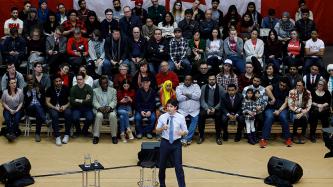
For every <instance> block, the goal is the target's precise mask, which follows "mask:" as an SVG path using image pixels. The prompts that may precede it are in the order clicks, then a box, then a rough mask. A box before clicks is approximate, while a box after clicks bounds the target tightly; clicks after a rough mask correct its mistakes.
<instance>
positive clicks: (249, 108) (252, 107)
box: [242, 99, 257, 120]
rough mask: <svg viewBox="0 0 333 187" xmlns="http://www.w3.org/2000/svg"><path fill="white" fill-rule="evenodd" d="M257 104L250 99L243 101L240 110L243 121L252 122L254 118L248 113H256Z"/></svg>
mask: <svg viewBox="0 0 333 187" xmlns="http://www.w3.org/2000/svg"><path fill="white" fill-rule="evenodd" d="M256 107H257V103H256V102H255V101H253V100H250V99H244V100H243V103H242V110H243V114H244V117H245V120H254V116H251V115H250V114H249V112H256Z"/></svg>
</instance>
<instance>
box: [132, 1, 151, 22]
mask: <svg viewBox="0 0 333 187" xmlns="http://www.w3.org/2000/svg"><path fill="white" fill-rule="evenodd" d="M142 4H143V0H135V7H134V8H133V9H132V14H133V15H136V16H138V17H140V19H141V22H142V23H146V19H147V17H148V13H147V10H145V9H144V8H142Z"/></svg>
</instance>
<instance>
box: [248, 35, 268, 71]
mask: <svg viewBox="0 0 333 187" xmlns="http://www.w3.org/2000/svg"><path fill="white" fill-rule="evenodd" d="M258 35H259V33H258V31H257V30H253V31H252V32H251V37H250V38H249V40H247V41H246V42H245V43H244V51H245V58H246V62H252V64H254V66H260V67H258V68H259V70H262V68H263V67H264V62H263V57H264V42H263V41H262V40H261V39H259V38H258Z"/></svg>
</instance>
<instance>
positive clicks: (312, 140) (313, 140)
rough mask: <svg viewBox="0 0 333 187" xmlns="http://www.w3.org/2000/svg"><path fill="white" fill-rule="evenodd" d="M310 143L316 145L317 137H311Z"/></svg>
mask: <svg viewBox="0 0 333 187" xmlns="http://www.w3.org/2000/svg"><path fill="white" fill-rule="evenodd" d="M310 141H311V142H312V143H316V135H310Z"/></svg>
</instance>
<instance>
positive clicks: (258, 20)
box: [246, 1, 262, 29]
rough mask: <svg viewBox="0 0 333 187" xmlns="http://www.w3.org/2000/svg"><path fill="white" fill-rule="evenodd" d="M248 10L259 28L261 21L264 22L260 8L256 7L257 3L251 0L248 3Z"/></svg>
mask: <svg viewBox="0 0 333 187" xmlns="http://www.w3.org/2000/svg"><path fill="white" fill-rule="evenodd" d="M246 12H247V13H249V14H250V15H251V18H252V20H253V23H254V27H255V28H257V29H259V28H260V25H261V22H262V16H261V14H260V13H259V12H258V10H257V8H256V4H255V3H254V2H253V1H252V2H249V3H248V4H247V9H246Z"/></svg>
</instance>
